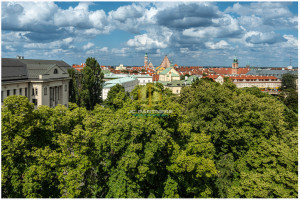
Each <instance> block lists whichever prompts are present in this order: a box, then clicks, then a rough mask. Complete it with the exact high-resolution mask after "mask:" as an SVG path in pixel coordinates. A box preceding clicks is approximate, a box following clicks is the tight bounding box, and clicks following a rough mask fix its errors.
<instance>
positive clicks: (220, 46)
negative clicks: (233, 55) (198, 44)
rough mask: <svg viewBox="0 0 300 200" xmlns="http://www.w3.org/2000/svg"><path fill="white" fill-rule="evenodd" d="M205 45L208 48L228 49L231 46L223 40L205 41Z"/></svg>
mask: <svg viewBox="0 0 300 200" xmlns="http://www.w3.org/2000/svg"><path fill="white" fill-rule="evenodd" d="M205 46H206V47H207V48H209V49H229V48H231V47H230V45H229V44H228V43H227V42H226V41H225V40H221V41H219V42H217V43H213V42H206V43H205Z"/></svg>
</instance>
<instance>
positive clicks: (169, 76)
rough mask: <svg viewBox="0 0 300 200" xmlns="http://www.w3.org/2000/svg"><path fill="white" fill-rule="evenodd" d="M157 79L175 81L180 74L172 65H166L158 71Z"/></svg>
mask: <svg viewBox="0 0 300 200" xmlns="http://www.w3.org/2000/svg"><path fill="white" fill-rule="evenodd" d="M159 80H160V81H167V82H170V81H176V80H180V75H179V73H178V72H177V71H176V70H175V69H174V68H173V67H168V68H166V69H165V70H164V71H162V72H160V73H159Z"/></svg>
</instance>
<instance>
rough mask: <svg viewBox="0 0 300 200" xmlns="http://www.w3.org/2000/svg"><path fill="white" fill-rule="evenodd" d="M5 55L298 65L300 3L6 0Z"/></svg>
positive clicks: (121, 61)
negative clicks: (164, 58) (146, 54)
mask: <svg viewBox="0 0 300 200" xmlns="http://www.w3.org/2000/svg"><path fill="white" fill-rule="evenodd" d="M1 6H2V17H1V21H2V30H1V31H2V39H1V40H2V52H1V53H2V57H6V58H15V57H16V56H17V55H20V56H24V57H25V59H26V58H28V59H36V58H42V59H52V60H64V61H66V62H67V63H69V64H80V63H83V62H85V59H86V58H87V57H95V58H96V59H97V60H98V61H99V63H100V64H101V65H119V64H124V65H137V66H142V65H143V61H144V54H145V53H148V56H149V58H150V60H151V62H152V63H153V64H154V65H155V66H158V65H159V64H160V62H161V60H162V58H163V57H164V55H168V57H169V58H170V60H171V61H172V62H173V63H174V64H175V63H176V64H178V65H191V66H199V65H202V66H210V65H211V66H230V65H231V63H232V60H233V57H234V56H235V55H236V56H237V57H238V59H239V62H240V66H245V65H247V64H249V65H251V66H274V67H284V66H288V65H290V60H291V64H292V65H293V66H294V67H297V66H298V52H297V50H298V2H250V3H249V2H239V3H237V2H151V3H146V2H80V3H79V2H50V1H49V2H2V4H1Z"/></svg>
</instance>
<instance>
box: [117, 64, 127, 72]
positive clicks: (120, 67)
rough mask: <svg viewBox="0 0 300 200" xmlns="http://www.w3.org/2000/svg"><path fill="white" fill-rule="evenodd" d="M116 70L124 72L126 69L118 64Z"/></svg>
mask: <svg viewBox="0 0 300 200" xmlns="http://www.w3.org/2000/svg"><path fill="white" fill-rule="evenodd" d="M116 70H120V71H122V70H126V67H124V65H123V64H120V65H119V67H116Z"/></svg>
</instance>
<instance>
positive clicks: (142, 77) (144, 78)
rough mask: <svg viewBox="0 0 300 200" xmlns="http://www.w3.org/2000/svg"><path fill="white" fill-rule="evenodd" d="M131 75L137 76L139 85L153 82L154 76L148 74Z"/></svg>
mask: <svg viewBox="0 0 300 200" xmlns="http://www.w3.org/2000/svg"><path fill="white" fill-rule="evenodd" d="M130 77H132V78H136V79H137V80H138V84H139V85H146V84H147V83H152V82H153V81H152V76H149V75H148V74H146V75H131V76H130Z"/></svg>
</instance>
